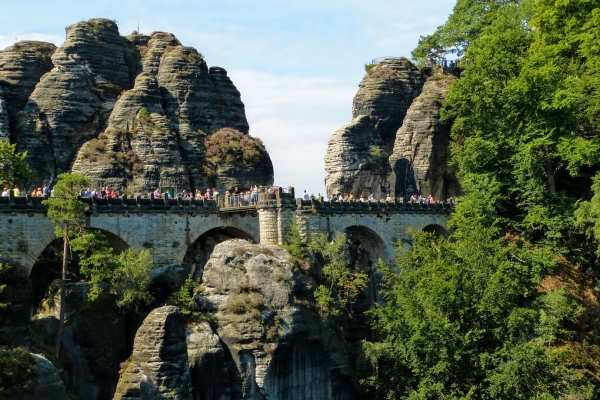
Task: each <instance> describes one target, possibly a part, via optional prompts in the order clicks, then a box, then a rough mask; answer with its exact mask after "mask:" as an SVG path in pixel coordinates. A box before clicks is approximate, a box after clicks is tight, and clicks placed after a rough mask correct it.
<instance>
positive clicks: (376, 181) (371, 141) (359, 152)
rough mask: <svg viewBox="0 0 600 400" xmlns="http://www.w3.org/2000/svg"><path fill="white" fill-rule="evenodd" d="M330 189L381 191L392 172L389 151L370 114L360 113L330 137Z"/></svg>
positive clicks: (327, 183) (327, 155)
mask: <svg viewBox="0 0 600 400" xmlns="http://www.w3.org/2000/svg"><path fill="white" fill-rule="evenodd" d="M325 170H326V171H327V176H326V177H325V187H326V189H327V193H328V194H329V195H330V196H331V195H332V194H334V193H335V194H340V193H341V194H346V193H354V194H355V195H356V194H359V193H362V192H363V190H364V191H367V192H368V193H367V194H370V193H375V194H376V195H378V196H379V195H380V193H381V185H382V184H384V183H385V181H386V178H387V172H388V165H387V154H386V150H385V147H384V144H383V141H382V140H381V137H380V135H379V134H378V133H377V132H376V131H375V130H374V128H373V125H372V124H371V119H370V118H369V117H368V116H366V115H361V116H358V117H356V118H355V119H354V120H353V121H352V122H351V123H350V124H348V125H346V126H343V127H341V128H340V129H338V130H337V131H336V132H335V133H334V134H333V135H332V136H331V138H330V139H329V143H328V144H327V153H325Z"/></svg>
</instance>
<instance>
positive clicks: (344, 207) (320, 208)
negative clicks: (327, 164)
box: [296, 199, 453, 214]
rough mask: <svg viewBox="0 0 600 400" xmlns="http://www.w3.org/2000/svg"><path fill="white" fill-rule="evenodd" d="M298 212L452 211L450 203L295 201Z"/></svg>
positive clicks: (379, 212) (383, 212) (440, 212)
mask: <svg viewBox="0 0 600 400" xmlns="http://www.w3.org/2000/svg"><path fill="white" fill-rule="evenodd" d="M296 205H297V209H298V210H299V211H310V212H317V213H324V214H328V213H329V214H338V213H340V214H341V213H344V214H351V213H361V214H364V213H373V214H385V213H432V214H447V213H450V212H451V211H452V208H453V205H452V204H450V203H433V204H428V203H409V202H398V201H397V200H395V199H394V201H385V200H380V201H371V202H368V201H365V202H362V201H319V200H302V199H297V200H296Z"/></svg>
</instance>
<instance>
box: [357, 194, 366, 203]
mask: <svg viewBox="0 0 600 400" xmlns="http://www.w3.org/2000/svg"><path fill="white" fill-rule="evenodd" d="M358 201H360V202H362V203H364V202H365V198H364V197H363V195H362V194H361V195H360V198H359V199H358Z"/></svg>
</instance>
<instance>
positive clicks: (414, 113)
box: [389, 75, 460, 200]
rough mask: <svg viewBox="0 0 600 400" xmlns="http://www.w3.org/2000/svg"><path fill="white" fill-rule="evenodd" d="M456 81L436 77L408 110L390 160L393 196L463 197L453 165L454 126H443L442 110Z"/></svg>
mask: <svg viewBox="0 0 600 400" xmlns="http://www.w3.org/2000/svg"><path fill="white" fill-rule="evenodd" d="M453 80H454V77H453V76H447V75H435V76H433V77H432V78H430V80H429V81H427V82H426V83H425V85H424V86H423V90H422V92H421V94H420V95H419V97H417V98H416V99H415V100H414V101H413V103H412V105H411V106H410V108H409V109H408V113H407V114H406V117H405V118H404V123H403V124H402V127H401V128H400V129H398V133H397V134H396V141H395V143H394V151H393V153H392V155H391V156H390V159H389V160H390V168H391V171H392V173H391V176H390V180H389V183H390V187H391V189H392V195H395V196H396V197H409V196H410V195H412V194H413V193H420V194H421V195H422V196H425V197H426V196H429V195H430V194H431V195H433V197H434V198H435V199H436V200H446V199H448V198H450V197H451V196H457V195H459V194H460V185H459V183H458V179H457V177H456V169H455V167H453V166H451V165H450V147H449V143H450V126H449V124H448V123H441V122H440V109H441V107H442V105H443V103H444V101H445V99H446V95H447V94H448V91H449V88H450V84H451V83H452V81H453Z"/></svg>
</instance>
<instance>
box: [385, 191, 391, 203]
mask: <svg viewBox="0 0 600 400" xmlns="http://www.w3.org/2000/svg"><path fill="white" fill-rule="evenodd" d="M385 201H386V202H387V203H391V202H392V201H393V200H392V198H391V196H390V194H389V193H388V195H387V196H386V198H385Z"/></svg>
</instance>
